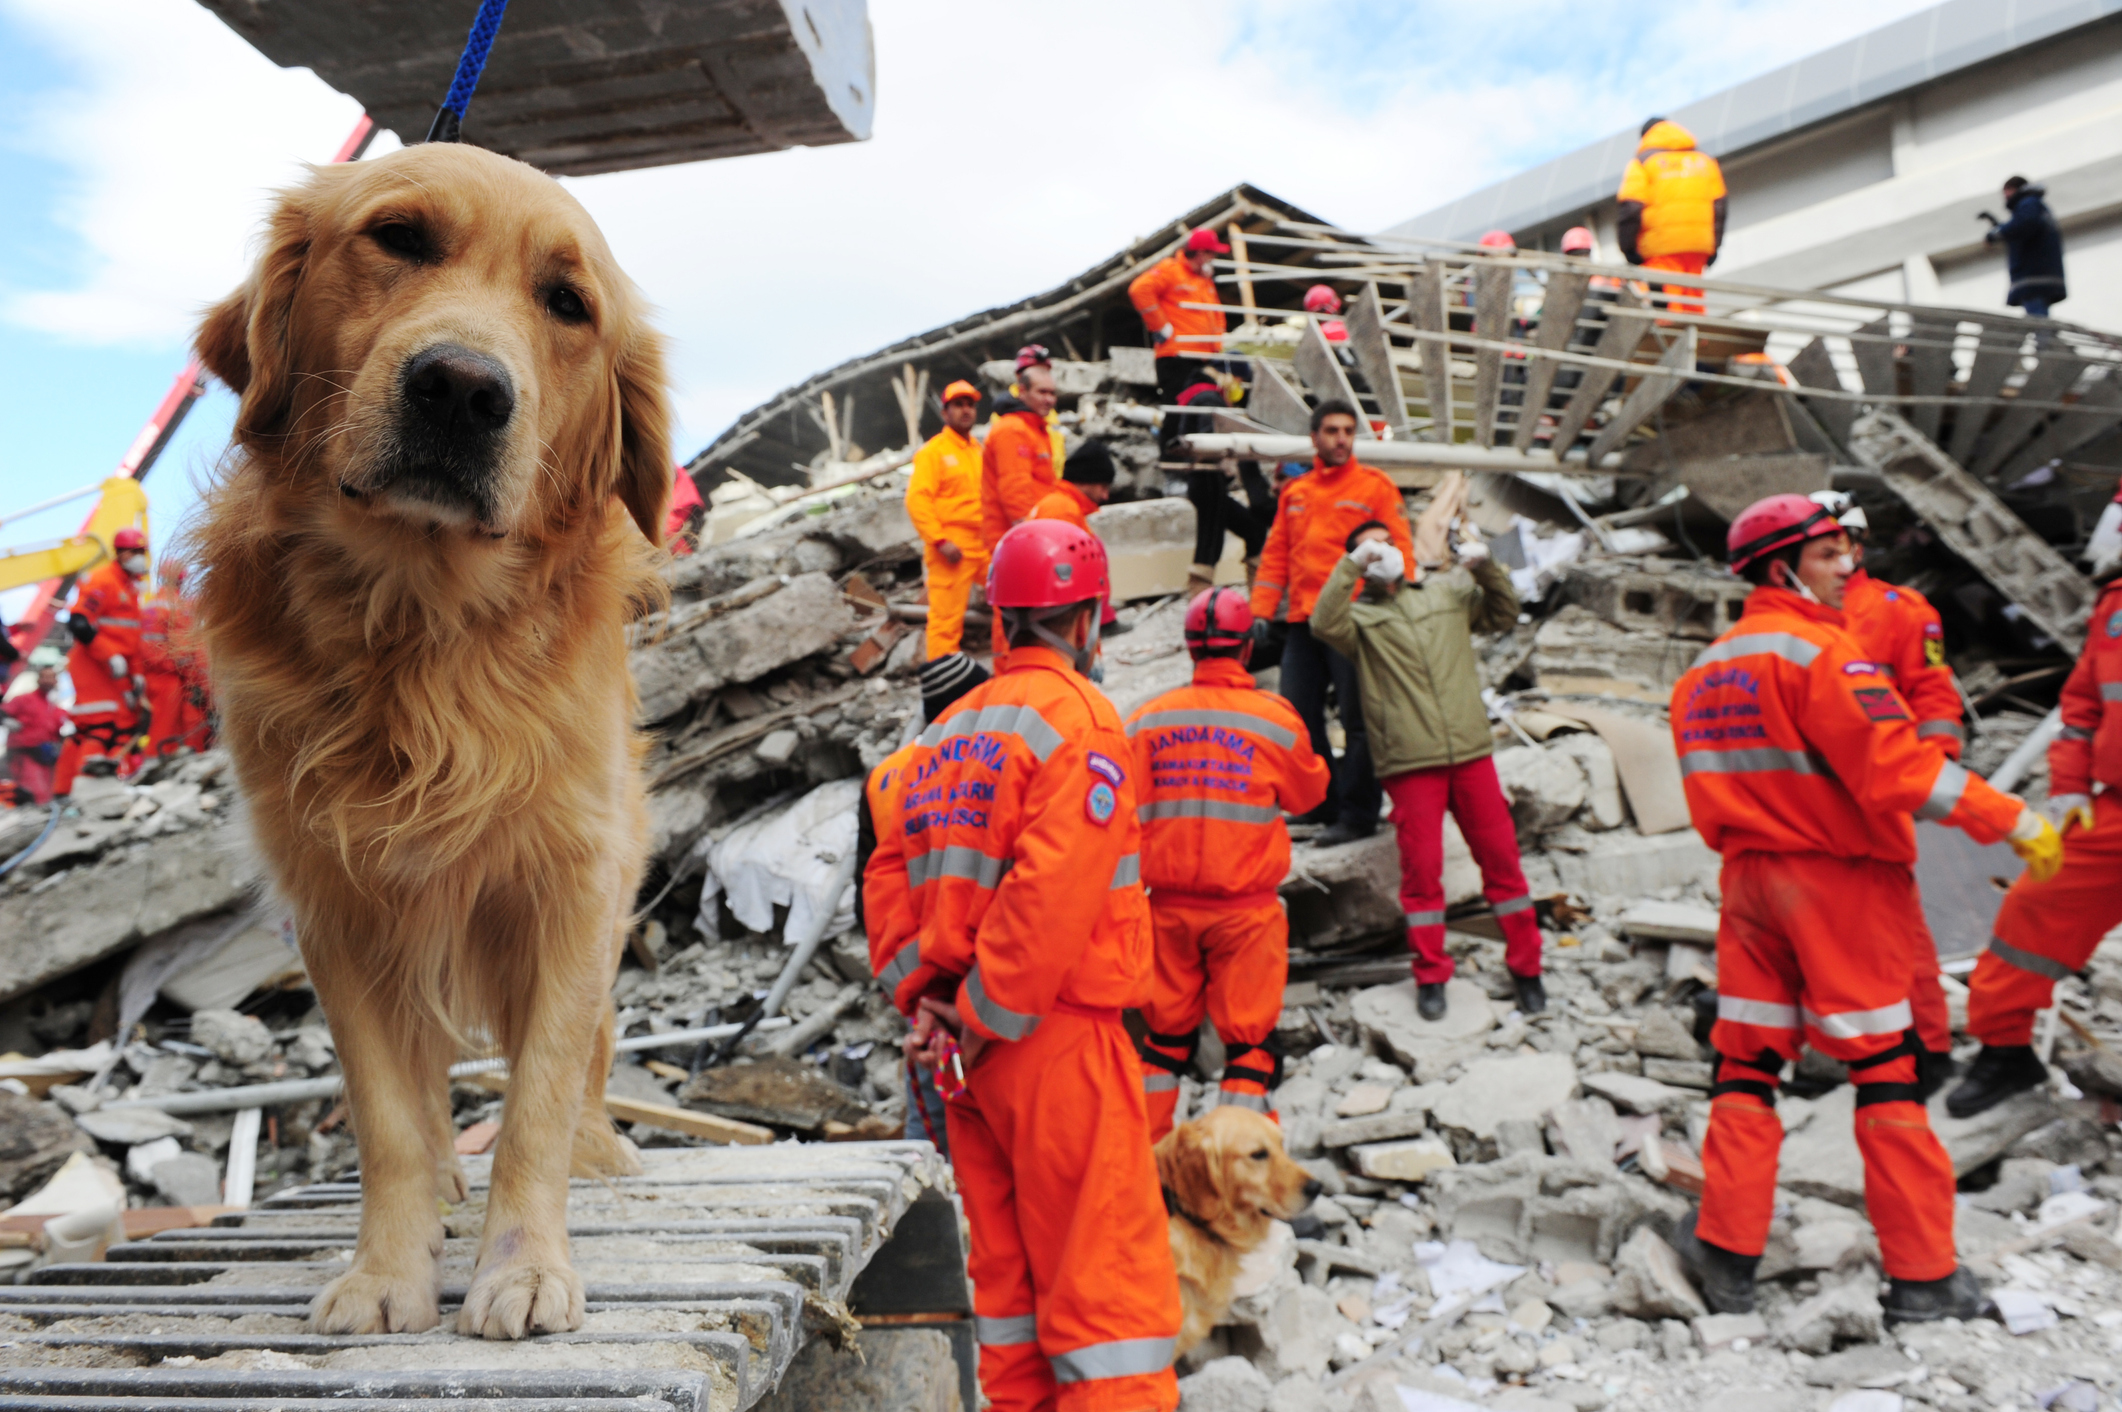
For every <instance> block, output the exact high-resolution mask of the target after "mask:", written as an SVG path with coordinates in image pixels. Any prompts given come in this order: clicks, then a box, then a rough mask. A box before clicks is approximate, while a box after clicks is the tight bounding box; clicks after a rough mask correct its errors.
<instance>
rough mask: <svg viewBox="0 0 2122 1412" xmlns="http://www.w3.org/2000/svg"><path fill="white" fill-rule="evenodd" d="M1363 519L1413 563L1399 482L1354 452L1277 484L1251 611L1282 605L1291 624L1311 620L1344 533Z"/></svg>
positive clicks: (1341, 554)
mask: <svg viewBox="0 0 2122 1412" xmlns="http://www.w3.org/2000/svg"><path fill="white" fill-rule="evenodd" d="M1365 520H1377V521H1379V522H1380V523H1382V524H1384V525H1385V526H1386V527H1387V528H1388V529H1389V530H1390V531H1391V532H1392V540H1393V543H1394V544H1395V545H1397V546H1399V549H1400V552H1401V554H1403V555H1405V556H1406V558H1407V562H1408V563H1410V564H1412V563H1414V562H1415V542H1414V539H1413V537H1412V536H1410V535H1409V533H1408V529H1407V511H1406V509H1405V507H1404V506H1403V505H1402V504H1401V501H1400V487H1399V486H1397V485H1394V484H1393V481H1392V477H1390V476H1388V475H1386V474H1385V472H1383V471H1381V470H1378V469H1377V468H1375V467H1373V466H1366V465H1364V464H1362V463H1361V462H1360V461H1357V460H1356V459H1355V458H1354V457H1350V458H1349V459H1348V460H1347V461H1344V462H1342V463H1341V464H1340V465H1338V466H1334V467H1332V468H1328V467H1326V466H1323V465H1321V464H1320V463H1319V462H1317V461H1316V460H1315V461H1313V462H1312V468H1311V469H1310V470H1308V471H1306V472H1305V473H1304V474H1303V475H1301V476H1299V477H1297V478H1296V479H1295V480H1293V481H1291V482H1289V483H1288V484H1287V485H1285V486H1283V487H1282V495H1281V498H1280V499H1279V500H1277V501H1276V503H1275V523H1274V526H1273V528H1271V529H1269V530H1268V532H1267V545H1266V547H1265V548H1263V549H1262V550H1261V551H1260V569H1259V572H1258V573H1257V574H1256V575H1255V576H1254V578H1253V598H1252V606H1253V616H1254V617H1255V618H1275V617H1281V616H1283V614H1282V611H1281V610H1282V609H1283V606H1284V604H1285V603H1286V604H1287V607H1288V619H1289V621H1290V622H1293V623H1301V622H1304V621H1305V620H1307V619H1308V618H1310V617H1311V615H1312V604H1313V603H1315V602H1317V601H1318V598H1319V590H1320V588H1322V587H1323V586H1324V585H1325V583H1326V576H1327V575H1328V574H1331V573H1332V572H1333V571H1334V567H1335V566H1336V565H1337V564H1339V563H1340V562H1341V561H1342V559H1344V558H1346V557H1347V555H1348V535H1349V531H1351V530H1353V529H1354V528H1355V527H1356V526H1357V525H1360V524H1362V523H1363V522H1364V521H1365Z"/></svg>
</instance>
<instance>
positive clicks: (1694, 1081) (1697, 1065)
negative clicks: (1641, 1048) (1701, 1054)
mask: <svg viewBox="0 0 2122 1412" xmlns="http://www.w3.org/2000/svg"><path fill="white" fill-rule="evenodd" d="M1643 1077H1644V1078H1646V1079H1654V1080H1656V1081H1657V1082H1659V1083H1662V1084H1671V1085H1672V1086H1673V1087H1675V1088H1692V1089H1698V1090H1700V1091H1702V1092H1704V1093H1707V1092H1708V1091H1709V1088H1710V1077H1709V1061H1708V1060H1707V1059H1661V1058H1658V1057H1656V1056H1655V1055H1646V1056H1644V1059H1643Z"/></svg>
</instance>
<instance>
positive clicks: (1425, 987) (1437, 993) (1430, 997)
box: [1415, 981, 1444, 1020]
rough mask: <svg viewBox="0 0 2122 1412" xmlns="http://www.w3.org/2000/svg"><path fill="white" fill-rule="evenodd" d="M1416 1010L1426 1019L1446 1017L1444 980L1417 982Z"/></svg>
mask: <svg viewBox="0 0 2122 1412" xmlns="http://www.w3.org/2000/svg"><path fill="white" fill-rule="evenodd" d="M1415 1011H1416V1013H1418V1014H1420V1015H1421V1016H1422V1018H1423V1019H1425V1020H1441V1019H1443V1018H1444V982H1443V981H1432V982H1429V983H1427V984H1424V983H1422V982H1420V981H1417V982H1416V983H1415Z"/></svg>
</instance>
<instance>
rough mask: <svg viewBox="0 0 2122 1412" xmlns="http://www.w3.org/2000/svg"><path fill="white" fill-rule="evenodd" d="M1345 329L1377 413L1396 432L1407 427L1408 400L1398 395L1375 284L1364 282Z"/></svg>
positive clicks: (1398, 381)
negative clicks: (1376, 401) (1376, 400)
mask: <svg viewBox="0 0 2122 1412" xmlns="http://www.w3.org/2000/svg"><path fill="white" fill-rule="evenodd" d="M1342 322H1343V323H1344V324H1345V325H1346V326H1347V328H1348V346H1349V348H1350V350H1351V351H1353V352H1354V353H1355V355H1356V367H1357V368H1359V369H1360V370H1361V371H1362V373H1363V380H1364V381H1365V382H1367V383H1369V384H1370V391H1371V396H1373V397H1375V398H1377V399H1378V412H1379V415H1381V416H1383V417H1384V418H1385V424H1386V425H1387V426H1389V427H1391V428H1392V429H1393V431H1394V432H1395V433H1396V434H1397V433H1402V432H1405V431H1406V430H1407V399H1406V398H1404V397H1402V396H1401V395H1400V373H1399V370H1398V369H1396V368H1395V367H1393V344H1392V339H1390V338H1389V337H1387V336H1386V332H1385V307H1384V305H1382V304H1380V303H1379V302H1378V286H1377V285H1375V284H1366V285H1364V286H1363V292H1362V293H1361V294H1359V295H1357V296H1356V301H1355V303H1353V304H1352V305H1350V306H1349V310H1348V315H1347V317H1346V318H1345V319H1344V320H1343V321H1342Z"/></svg>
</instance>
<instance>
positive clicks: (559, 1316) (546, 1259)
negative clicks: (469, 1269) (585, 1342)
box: [457, 1254, 582, 1338]
mask: <svg viewBox="0 0 2122 1412" xmlns="http://www.w3.org/2000/svg"><path fill="white" fill-rule="evenodd" d="M581 1327H582V1278H581V1276H579V1275H577V1274H576V1273H575V1270H574V1267H573V1266H572V1265H570V1264H568V1263H567V1260H566V1259H565V1257H561V1258H558V1259H555V1258H552V1257H550V1256H542V1255H533V1254H524V1255H518V1256H516V1257H514V1258H506V1259H496V1260H492V1261H489V1262H488V1263H487V1264H485V1265H484V1266H482V1267H481V1268H480V1270H479V1272H478V1274H476V1275H475V1276H473V1277H472V1287H471V1289H470V1290H469V1291H468V1292H467V1293H466V1294H465V1296H464V1308H463V1309H461V1310H459V1311H458V1313H457V1332H458V1333H460V1334H467V1335H477V1336H478V1337H480V1338H522V1337H523V1336H524V1335H525V1334H527V1333H531V1334H564V1333H568V1332H571V1331H572V1330H575V1329H579V1328H581Z"/></svg>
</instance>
